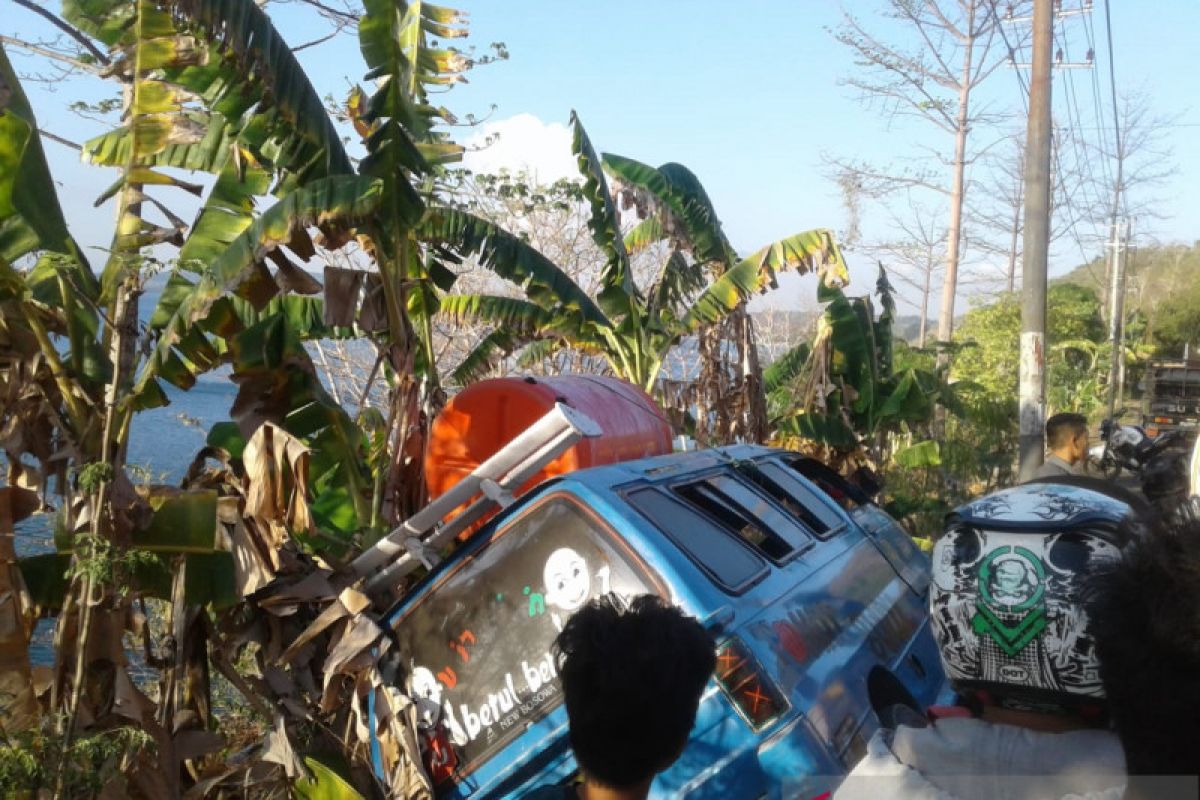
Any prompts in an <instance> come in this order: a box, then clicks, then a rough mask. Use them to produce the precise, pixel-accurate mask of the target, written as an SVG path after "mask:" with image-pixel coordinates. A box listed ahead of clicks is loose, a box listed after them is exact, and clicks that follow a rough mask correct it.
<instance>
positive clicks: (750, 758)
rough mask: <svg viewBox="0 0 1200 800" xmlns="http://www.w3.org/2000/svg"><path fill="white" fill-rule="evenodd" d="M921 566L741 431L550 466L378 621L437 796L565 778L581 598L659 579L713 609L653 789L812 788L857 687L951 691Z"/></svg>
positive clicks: (658, 583) (854, 498) (882, 523)
mask: <svg viewBox="0 0 1200 800" xmlns="http://www.w3.org/2000/svg"><path fill="white" fill-rule="evenodd" d="M928 584H929V565H928V557H927V556H926V555H925V554H923V553H921V552H920V550H919V549H918V548H917V547H915V546H914V544H913V542H912V541H911V539H910V538H909V536H908V535H907V534H906V533H905V532H904V531H903V530H902V529H901V528H900V527H899V526H898V525H897V524H896V522H895V521H894V520H893V519H891V518H890V517H889V516H888V515H887V514H886V513H884V511H883V510H882V509H880V508H879V507H878V506H876V505H875V504H873V503H872V502H871V501H870V499H869V498H868V497H867V496H866V495H864V494H863V493H862V492H861V491H859V490H858V489H857V488H856V487H854V486H853V485H851V484H849V483H847V482H846V481H845V480H843V479H842V478H841V477H840V476H838V475H837V474H836V473H834V472H833V471H832V470H830V469H828V468H827V467H825V466H824V465H822V464H821V463H819V462H817V461H814V460H812V459H809V458H805V457H803V456H800V455H797V454H795V453H790V452H786V451H782V450H778V449H771V448H766V447H759V446H750V445H738V446H732V447H726V448H720V449H714V450H703V451H698V452H690V453H676V454H673V455H668V456H661V457H656V458H650V459H645V460H642V461H633V462H626V463H621V464H614V465H609V466H602V467H593V468H590V469H584V470H580V471H577V472H573V473H570V474H568V475H565V476H562V477H560V478H556V479H553V480H549V481H546V482H545V483H543V484H541V485H539V486H538V487H537V488H536V489H534V490H533V491H530V492H529V493H527V494H526V495H524V496H522V497H521V498H520V499H519V500H518V501H517V502H515V503H514V504H513V505H511V506H509V507H508V508H507V509H506V510H505V511H504V512H503V513H502V514H501V515H499V516H497V517H496V518H494V519H493V520H491V521H490V522H489V523H488V524H487V525H485V526H484V527H483V528H481V529H480V530H479V531H477V532H476V533H475V534H474V535H473V536H472V537H471V538H470V540H469V541H468V542H467V543H465V545H464V546H462V547H461V548H460V549H459V550H457V551H456V552H455V553H454V554H453V555H452V556H451V557H449V558H448V559H446V560H445V561H444V562H443V563H441V564H440V565H438V566H437V567H436V568H435V569H434V570H433V571H432V572H431V574H430V575H429V576H428V577H427V578H426V579H425V580H424V581H423V582H422V583H421V584H419V585H418V586H417V587H416V588H415V589H414V590H413V591H412V592H410V593H409V594H408V595H407V597H406V599H405V600H404V601H402V603H401V604H399V605H398V606H397V607H396V608H394V609H393V610H392V611H391V612H389V614H388V615H387V617H386V622H387V623H388V624H389V625H391V626H392V628H393V629H394V631H395V635H396V641H397V643H398V644H399V645H400V647H399V650H400V654H399V657H400V662H401V670H400V676H401V677H400V679H399V680H402V681H403V686H402V687H401V688H402V689H403V690H404V691H405V692H406V693H407V694H408V695H409V696H410V697H412V698H413V699H414V700H415V701H416V703H417V709H418V715H419V719H420V724H421V725H422V727H423V728H424V734H423V737H424V739H425V743H426V745H427V746H428V745H430V744H432V745H433V746H431V747H428V749H429V750H431V751H432V752H430V753H428V754H427V756H428V757H429V758H430V759H432V760H433V761H434V762H436V763H431V762H430V761H428V760H427V766H429V767H430V771H431V774H433V776H434V777H435V780H436V786H437V794H438V796H439V797H445V798H465V797H475V796H479V797H520V796H521V795H522V794H523V793H525V792H526V791H529V790H530V789H532V788H534V787H536V786H542V785H546V784H552V783H560V782H561V783H565V782H569V781H571V780H572V779H573V777H574V776H575V775H576V765H575V762H574V758H573V757H572V754H571V749H570V745H569V743H568V739H567V714H566V709H565V708H564V707H563V705H562V702H561V692H560V691H559V685H558V679H557V674H556V664H555V659H554V655H553V652H552V644H553V641H554V638H555V636H556V635H557V633H558V631H559V630H560V629H561V627H562V625H563V623H564V621H565V620H566V619H567V618H568V617H569V616H570V614H571V613H572V612H573V611H575V610H576V609H578V608H579V607H580V606H582V605H583V604H584V603H586V602H588V601H589V600H590V599H593V598H598V597H604V596H607V597H608V598H609V600H610V601H611V602H618V603H621V602H628V600H629V599H630V598H632V597H634V596H636V595H639V594H644V593H653V594H657V595H660V596H662V597H664V598H668V599H669V600H670V601H671V602H673V603H675V604H677V605H679V606H680V607H681V608H683V609H684V610H685V611H686V612H687V613H689V614H691V615H694V616H695V617H697V618H698V619H700V620H701V621H702V622H703V623H704V625H705V626H706V627H707V628H708V629H709V630H710V631H711V632H712V634H713V636H714V639H715V641H716V642H717V646H718V660H717V669H716V672H715V674H714V675H713V678H712V682H711V683H710V685H709V688H708V689H707V690H706V692H705V693H704V696H703V698H702V700H701V703H700V708H699V712H698V714H697V716H696V724H695V727H694V729H693V731H692V735H691V739H690V741H689V742H688V745H687V747H686V749H685V750H684V753H683V755H682V756H681V757H680V759H679V760H678V761H677V762H676V763H675V764H674V765H673V766H672V767H671V768H670V769H669V770H667V771H666V772H664V773H663V774H661V775H660V776H658V778H657V779H656V780H655V781H654V785H653V787H652V793H651V794H652V796H653V797H676V796H683V795H687V796H695V797H713V798H718V797H719V798H759V797H803V798H809V797H817V796H819V795H821V794H822V793H823V792H825V791H828V790H831V789H833V788H834V787H835V786H836V785H837V783H838V782H839V781H840V780H841V777H842V776H843V775H845V773H846V772H847V771H848V769H849V768H850V767H852V766H853V764H854V763H855V762H856V761H857V760H858V758H859V756H860V755H861V754H862V753H863V751H864V749H865V743H866V741H867V739H869V738H870V736H871V734H872V733H873V732H874V730H875V729H876V728H877V726H878V721H877V719H876V717H875V715H874V713H873V712H872V706H871V699H870V698H869V690H868V686H871V687H872V689H871V691H878V689H879V687H884V690H885V691H887V690H891V691H894V692H895V693H897V694H898V695H900V696H903V697H905V698H906V700H908V701H909V702H912V701H915V702H916V703H917V704H920V706H921V707H924V706H926V705H929V704H932V703H933V702H935V700H937V699H938V697H939V695H940V693H941V692H942V691H944V684H945V680H944V675H943V672H942V667H941V663H940V660H939V658H938V653H937V649H936V646H935V643H934V640H933V638H932V636H931V633H930V628H929V620H928V613H927V592H928ZM646 711H647V713H651V712H652V709H646ZM380 767H381V765H377V769H379V768H380Z"/></svg>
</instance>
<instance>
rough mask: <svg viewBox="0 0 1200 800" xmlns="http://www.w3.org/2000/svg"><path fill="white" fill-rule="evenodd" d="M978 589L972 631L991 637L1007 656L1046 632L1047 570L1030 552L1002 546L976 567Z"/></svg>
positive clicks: (1020, 548)
mask: <svg viewBox="0 0 1200 800" xmlns="http://www.w3.org/2000/svg"><path fill="white" fill-rule="evenodd" d="M978 589H979V599H978V600H976V601H975V616H974V617H972V618H971V627H972V628H973V629H974V631H975V632H976V633H978V634H980V635H981V636H982V635H987V636H990V637H992V639H993V640H994V641H995V642H996V644H998V645H1000V649H1001V650H1003V651H1004V652H1005V653H1007V654H1008V655H1009V656H1015V655H1016V654H1017V653H1019V652H1021V651H1022V650H1024V649H1025V647H1026V646H1027V645H1028V644H1029V643H1030V642H1032V641H1033V640H1034V639H1035V638H1036V637H1037V636H1038V634H1040V633H1041V632H1042V631H1043V630H1045V628H1046V613H1045V608H1044V607H1043V605H1042V598H1043V596H1044V595H1045V593H1046V567H1045V565H1044V564H1042V561H1041V559H1039V558H1038V557H1037V556H1036V555H1034V554H1033V553H1032V552H1031V551H1030V550H1028V549H1026V548H1024V547H1014V546H1012V545H1005V546H1004V547H998V548H996V549H995V550H993V551H992V552H990V553H988V554H987V557H986V558H984V559H983V562H982V563H981V564H980V565H979V578H978ZM1017 614H1020V615H1021V616H1020V617H1019V618H1018V619H1016V620H1013V619H1012V617H1013V616H1014V615H1017ZM1001 615H1003V617H1004V618H1003V619H1002V618H1001Z"/></svg>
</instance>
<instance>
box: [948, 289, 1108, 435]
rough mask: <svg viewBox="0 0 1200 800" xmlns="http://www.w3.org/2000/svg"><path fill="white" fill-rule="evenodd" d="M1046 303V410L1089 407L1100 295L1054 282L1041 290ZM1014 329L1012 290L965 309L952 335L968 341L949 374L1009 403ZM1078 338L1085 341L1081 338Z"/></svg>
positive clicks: (1100, 327) (1016, 352)
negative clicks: (1057, 390)
mask: <svg viewBox="0 0 1200 800" xmlns="http://www.w3.org/2000/svg"><path fill="white" fill-rule="evenodd" d="M1046 309H1047V310H1046V320H1047V332H1046V339H1047V341H1046V357H1047V372H1048V375H1047V386H1048V387H1049V391H1048V400H1049V402H1050V406H1051V408H1050V412H1051V413H1053V412H1054V411H1057V410H1080V411H1082V412H1083V413H1089V412H1090V411H1092V410H1093V409H1094V408H1096V407H1097V406H1098V404H1099V403H1100V402H1101V396H1102V392H1101V389H1102V383H1101V382H1100V381H1099V379H1098V377H1097V375H1096V366H1097V365H1096V364H1095V363H1094V358H1095V355H1096V350H1095V349H1094V348H1099V347H1101V346H1102V343H1103V342H1104V339H1105V330H1104V324H1103V322H1102V321H1101V318H1100V299H1099V297H1097V295H1096V293H1095V291H1094V290H1092V289H1090V288H1087V287H1083V286H1078V285H1075V284H1071V283H1058V284H1054V285H1053V286H1051V287H1050V289H1049V291H1048V292H1047V295H1046ZM1020 329H1021V311H1020V305H1019V302H1018V298H1017V297H1016V296H1014V295H1005V296H1003V297H1001V298H1000V299H999V300H997V301H996V302H994V303H991V304H990V305H985V306H979V307H976V308H974V309H972V310H971V311H969V312H967V314H966V317H965V319H964V320H963V322H962V324H961V325H959V327H958V330H956V331H955V337H954V338H955V341H956V342H959V343H966V344H969V345H970V346H968V347H963V348H962V349H961V350H960V351H959V352H958V353H957V354H956V355H955V358H954V368H953V374H954V377H955V378H956V379H959V380H966V381H971V382H973V383H976V384H979V385H980V386H982V387H983V388H984V390H985V391H986V392H987V394H988V395H990V396H991V397H993V398H1007V399H1008V400H1009V401H1010V402H1012V403H1014V404H1015V402H1016V396H1017V382H1018V372H1019V368H1020ZM1084 342H1086V343H1088V344H1081V343H1084ZM1068 345H1071V346H1068ZM1056 387H1062V388H1063V391H1061V392H1056V391H1055V389H1056ZM1057 404H1062V405H1057Z"/></svg>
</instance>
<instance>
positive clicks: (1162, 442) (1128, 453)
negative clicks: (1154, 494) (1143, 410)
mask: <svg viewBox="0 0 1200 800" xmlns="http://www.w3.org/2000/svg"><path fill="white" fill-rule="evenodd" d="M1100 440H1101V442H1102V444H1101V445H1100V446H1099V447H1098V448H1094V450H1099V453H1098V458H1097V461H1098V463H1099V467H1100V471H1101V472H1102V473H1103V474H1104V476H1105V477H1106V478H1115V477H1117V476H1118V475H1119V474H1120V473H1121V471H1122V470H1127V471H1128V472H1130V473H1132V474H1133V475H1135V476H1138V477H1139V478H1140V477H1141V475H1142V471H1143V469H1144V468H1145V467H1146V465H1147V464H1149V463H1151V462H1152V461H1155V460H1158V458H1159V456H1161V455H1163V454H1164V453H1166V452H1167V451H1169V450H1172V449H1183V448H1185V447H1186V446H1187V445H1188V444H1189V439H1188V435H1187V433H1186V432H1185V431H1183V430H1182V429H1176V430H1170V431H1166V432H1165V433H1161V434H1159V435H1157V436H1150V435H1148V434H1147V432H1146V431H1145V430H1144V429H1143V428H1141V427H1139V426H1137V425H1121V424H1118V423H1117V422H1116V420H1112V419H1106V420H1104V421H1103V422H1101V423H1100Z"/></svg>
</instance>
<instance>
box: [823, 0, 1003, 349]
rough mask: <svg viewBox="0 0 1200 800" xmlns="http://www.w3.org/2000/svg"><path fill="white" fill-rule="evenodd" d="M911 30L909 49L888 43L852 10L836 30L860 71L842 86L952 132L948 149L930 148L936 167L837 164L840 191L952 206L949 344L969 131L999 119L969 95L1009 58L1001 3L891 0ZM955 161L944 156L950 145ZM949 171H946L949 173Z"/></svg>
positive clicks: (945, 307) (944, 312)
mask: <svg viewBox="0 0 1200 800" xmlns="http://www.w3.org/2000/svg"><path fill="white" fill-rule="evenodd" d="M882 15H883V16H884V17H886V18H887V19H889V20H891V21H893V22H894V23H896V24H897V25H898V26H899V27H900V28H901V29H903V30H904V31H905V32H906V33H907V34H908V41H907V42H905V43H903V44H890V43H887V42H885V41H884V40H883V39H881V38H880V37H879V36H877V35H876V34H874V33H872V32H871V31H869V30H868V29H867V27H866V26H865V25H864V23H863V22H862V21H861V20H860V19H859V18H858V17H855V16H854V15H852V14H850V13H849V12H846V13H845V14H844V21H843V24H842V26H841V27H840V28H839V29H838V30H837V31H836V32H835V34H834V35H835V37H836V38H837V40H838V41H839V42H841V43H842V44H844V45H845V46H847V47H848V48H850V49H851V51H852V52H853V53H854V55H855V65H856V66H857V67H858V68H859V71H858V72H856V73H855V74H854V75H853V76H852V77H850V78H847V79H846V80H845V83H846V84H847V85H849V86H851V87H853V88H855V89H856V90H858V91H859V92H860V93H861V95H862V97H863V99H864V100H865V101H866V102H868V103H871V104H875V105H878V106H880V107H881V108H882V110H883V112H884V113H885V114H886V115H888V116H898V117H911V118H916V119H919V120H921V121H922V122H925V123H928V124H929V125H931V126H933V127H934V128H936V129H937V130H939V131H941V132H942V133H943V134H944V135H945V136H946V147H944V148H943V147H939V148H929V149H927V151H926V152H927V154H928V155H930V156H932V157H933V158H934V159H935V163H937V165H938V167H940V168H934V167H924V166H916V167H909V168H906V169H904V170H900V171H897V170H894V169H890V168H880V167H875V166H873V165H870V164H867V163H863V162H855V161H834V166H835V168H836V170H837V172H838V173H839V175H840V177H839V183H841V184H842V185H843V191H845V187H846V185H847V184H849V185H850V187H851V190H852V191H855V192H859V193H861V194H862V195H863V196H865V197H867V198H880V197H883V196H886V195H889V194H892V193H894V192H896V191H898V190H901V189H903V190H906V191H908V192H913V191H917V190H923V191H928V192H932V193H934V194H936V195H938V196H940V197H942V198H944V201H945V202H946V204H947V211H948V220H947V224H946V231H947V236H946V245H945V256H944V261H945V273H944V276H943V281H942V301H941V310H940V313H939V317H938V339H939V340H941V341H949V339H950V338H951V335H952V334H953V328H954V301H955V295H956V292H957V290H958V274H959V264H960V262H961V259H962V254H963V252H964V250H965V248H964V247H963V246H962V241H961V240H962V233H963V207H964V200H965V198H966V196H967V191H968V185H967V175H966V172H967V167H968V165H970V164H971V163H972V161H973V160H974V159H975V158H976V157H977V156H978V154H979V153H978V151H976V152H975V153H974V154H972V153H971V151H970V145H971V143H972V142H971V134H972V132H973V131H975V130H976V129H978V128H980V127H982V126H985V125H988V124H990V123H992V122H995V121H997V120H998V119H999V117H998V115H997V114H995V113H993V112H991V111H989V110H988V109H987V107H986V106H983V105H981V104H978V103H976V104H973V103H972V94H973V92H974V91H975V90H976V89H977V88H978V87H979V85H980V84H981V83H983V82H984V81H985V80H987V79H988V78H989V77H990V76H991V75H992V74H993V73H994V72H995V71H996V69H997V68H998V67H1000V66H1001V65H1002V64H1004V63H1005V61H1006V60H1007V59H1008V57H1009V56H1010V54H1009V53H1008V52H1005V51H1004V48H1003V47H1001V46H998V42H999V38H998V37H999V18H998V17H997V15H996V12H995V8H994V0H885V2H884V11H883V14H882ZM950 140H953V151H952V152H953V155H952V156H950V157H949V158H947V156H946V153H947V152H948V151H949V142H950ZM945 167H949V174H948V175H947V174H946V172H945Z"/></svg>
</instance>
